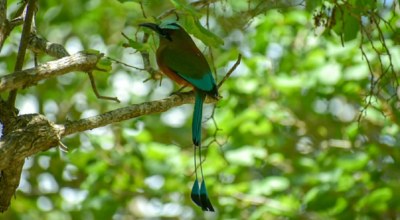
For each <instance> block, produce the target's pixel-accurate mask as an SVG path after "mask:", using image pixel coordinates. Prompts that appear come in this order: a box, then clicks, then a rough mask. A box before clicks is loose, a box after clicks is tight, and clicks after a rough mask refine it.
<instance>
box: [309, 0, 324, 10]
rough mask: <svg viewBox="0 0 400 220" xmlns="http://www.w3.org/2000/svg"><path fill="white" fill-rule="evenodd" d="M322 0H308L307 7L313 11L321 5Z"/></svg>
mask: <svg viewBox="0 0 400 220" xmlns="http://www.w3.org/2000/svg"><path fill="white" fill-rule="evenodd" d="M321 4H322V0H306V9H307V11H309V12H313V11H314V9H315V8H316V7H318V6H321Z"/></svg>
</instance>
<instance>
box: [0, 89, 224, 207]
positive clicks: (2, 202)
mask: <svg viewBox="0 0 400 220" xmlns="http://www.w3.org/2000/svg"><path fill="white" fill-rule="evenodd" d="M215 101H216V100H215V99H212V98H207V99H206V102H207V103H210V102H215ZM193 102H194V95H193V92H186V93H179V94H175V95H172V96H170V97H167V98H165V99H162V100H157V101H151V102H145V103H141V104H134V105H131V106H128V107H124V108H119V109H116V110H113V111H109V112H106V113H104V114H100V115H97V116H93V117H89V118H85V119H80V120H78V121H72V122H67V123H66V124H61V125H57V124H54V123H53V122H51V121H49V120H48V119H47V118H46V117H45V116H43V115H40V114H29V115H21V116H18V117H17V119H16V122H15V129H14V130H12V131H10V132H8V133H7V134H5V135H4V136H3V137H2V138H1V140H0V171H1V175H0V195H1V196H0V212H4V211H6V210H7V209H8V207H9V206H10V201H11V198H12V196H13V195H14V193H15V190H16V188H17V187H18V184H19V178H20V175H21V170H22V165H23V161H24V160H25V158H27V157H30V156H32V155H35V154H37V153H39V152H41V151H46V150H48V149H50V148H52V147H56V146H57V145H59V143H60V138H61V137H65V136H67V135H71V134H74V133H78V132H83V131H87V130H91V129H94V128H98V127H102V126H105V125H108V124H112V123H116V122H121V121H124V120H128V119H132V118H136V117H140V116H143V115H148V114H154V113H160V112H165V111H167V110H169V109H170V108H173V107H176V106H180V105H183V104H188V103H193Z"/></svg>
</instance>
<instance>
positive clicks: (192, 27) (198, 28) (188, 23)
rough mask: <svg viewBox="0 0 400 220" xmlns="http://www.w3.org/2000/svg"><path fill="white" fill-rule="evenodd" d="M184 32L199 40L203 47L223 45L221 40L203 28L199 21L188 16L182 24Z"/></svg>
mask: <svg viewBox="0 0 400 220" xmlns="http://www.w3.org/2000/svg"><path fill="white" fill-rule="evenodd" d="M182 25H183V26H184V27H185V29H186V31H188V32H189V33H191V34H193V35H194V36H195V37H196V38H197V39H199V40H201V41H202V42H203V43H204V44H205V45H208V46H212V47H220V46H221V45H223V44H224V41H223V40H222V38H220V37H218V36H217V35H215V34H214V33H213V32H211V31H209V30H208V29H206V28H204V27H203V26H202V25H201V24H200V21H199V20H198V19H197V18H195V17H194V16H188V18H187V19H185V22H184V23H183V24H182Z"/></svg>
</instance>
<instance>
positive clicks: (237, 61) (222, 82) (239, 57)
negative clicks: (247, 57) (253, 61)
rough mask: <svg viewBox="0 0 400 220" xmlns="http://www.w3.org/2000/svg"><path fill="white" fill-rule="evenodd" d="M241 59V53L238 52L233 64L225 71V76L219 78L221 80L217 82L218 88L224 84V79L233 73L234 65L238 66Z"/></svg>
mask: <svg viewBox="0 0 400 220" xmlns="http://www.w3.org/2000/svg"><path fill="white" fill-rule="evenodd" d="M241 59H242V54H239V55H238V58H237V60H236V62H235V64H233V66H232V67H231V69H230V70H229V71H228V72H227V73H226V75H225V77H224V78H223V79H222V80H221V82H219V83H218V88H219V87H221V86H222V84H224V82H225V80H227V79H228V78H229V76H230V75H231V74H232V73H233V71H235V69H236V67H237V66H239V64H240V61H241Z"/></svg>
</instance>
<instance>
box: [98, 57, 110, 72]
mask: <svg viewBox="0 0 400 220" xmlns="http://www.w3.org/2000/svg"><path fill="white" fill-rule="evenodd" d="M96 67H97V68H98V69H99V70H101V71H104V72H110V71H111V70H112V62H111V60H109V59H101V60H99V62H97V64H96Z"/></svg>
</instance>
